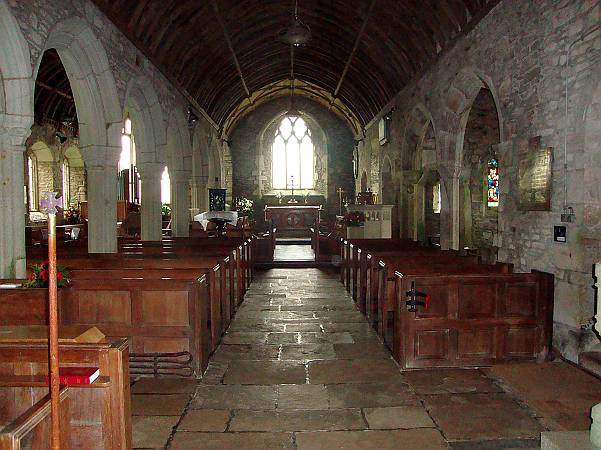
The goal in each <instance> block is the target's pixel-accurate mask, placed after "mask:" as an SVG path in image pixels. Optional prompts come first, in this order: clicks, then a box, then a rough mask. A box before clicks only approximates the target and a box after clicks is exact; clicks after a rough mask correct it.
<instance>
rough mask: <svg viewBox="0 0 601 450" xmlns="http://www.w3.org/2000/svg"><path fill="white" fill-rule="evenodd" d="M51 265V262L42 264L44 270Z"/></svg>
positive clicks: (47, 261)
mask: <svg viewBox="0 0 601 450" xmlns="http://www.w3.org/2000/svg"><path fill="white" fill-rule="evenodd" d="M49 265H50V261H49V260H46V261H44V262H43V263H42V268H43V269H47V268H48V266H49Z"/></svg>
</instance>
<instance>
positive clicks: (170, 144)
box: [167, 109, 192, 237]
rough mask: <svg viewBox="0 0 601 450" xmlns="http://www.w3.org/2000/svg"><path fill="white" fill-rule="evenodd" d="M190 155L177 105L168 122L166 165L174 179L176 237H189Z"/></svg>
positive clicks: (185, 132) (173, 198)
mask: <svg viewBox="0 0 601 450" xmlns="http://www.w3.org/2000/svg"><path fill="white" fill-rule="evenodd" d="M191 156H192V146H191V142H190V133H189V132H188V130H187V123H186V119H185V117H184V114H183V113H182V112H181V111H180V110H178V109H174V110H173V112H172V114H171V115H170V117H169V121H168V125H167V166H168V168H169V176H170V181H171V230H172V234H173V236H176V237H186V236H188V233H189V226H188V225H189V216H190V211H189V210H190V195H189V185H188V183H189V180H190V177H191V175H192V161H191Z"/></svg>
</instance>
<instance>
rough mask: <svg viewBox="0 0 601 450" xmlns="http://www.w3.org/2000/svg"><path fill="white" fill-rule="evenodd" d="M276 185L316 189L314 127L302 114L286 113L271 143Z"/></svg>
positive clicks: (280, 187) (273, 174)
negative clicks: (310, 125) (299, 115)
mask: <svg viewBox="0 0 601 450" xmlns="http://www.w3.org/2000/svg"><path fill="white" fill-rule="evenodd" d="M271 153H272V160H271V161H272V162H271V174H272V185H273V188H274V189H292V188H294V189H313V185H314V181H313V167H314V164H313V158H314V153H315V147H314V146H313V140H312V138H311V130H309V127H307V124H306V123H305V121H304V120H303V118H302V117H296V116H286V117H284V118H283V119H282V121H281V122H280V126H279V127H278V129H277V131H276V132H275V136H274V140H273V144H272V146H271Z"/></svg>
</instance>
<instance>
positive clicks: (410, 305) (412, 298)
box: [405, 281, 430, 312]
mask: <svg viewBox="0 0 601 450" xmlns="http://www.w3.org/2000/svg"><path fill="white" fill-rule="evenodd" d="M405 295H406V296H407V301H405V304H406V305H407V311H409V312H417V307H418V306H423V307H425V308H426V310H427V309H428V306H429V305H430V296H429V295H428V294H426V293H425V292H420V291H417V290H416V289H415V281H412V282H411V290H410V291H407V292H406V293H405ZM418 298H423V299H424V301H421V300H418Z"/></svg>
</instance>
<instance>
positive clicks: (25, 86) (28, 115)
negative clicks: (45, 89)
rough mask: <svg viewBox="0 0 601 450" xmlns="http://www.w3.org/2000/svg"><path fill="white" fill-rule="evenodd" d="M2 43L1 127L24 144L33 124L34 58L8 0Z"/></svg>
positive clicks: (1, 16)
mask: <svg viewBox="0 0 601 450" xmlns="http://www.w3.org/2000/svg"><path fill="white" fill-rule="evenodd" d="M0 43H1V44H0V130H3V132H2V136H3V138H4V139H6V140H7V141H8V142H7V143H8V144H11V145H17V146H21V145H23V144H24V143H25V139H26V138H27V130H29V128H30V127H31V125H32V124H33V78H32V70H31V58H30V56H29V46H28V45H27V41H25V38H24V37H23V33H22V32H21V29H20V28H19V24H18V23H17V21H16V19H15V18H14V16H13V14H12V11H11V10H10V7H9V6H8V4H7V3H6V0H0ZM11 129H12V131H10V133H7V132H6V130H11ZM15 129H16V130H15Z"/></svg>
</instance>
